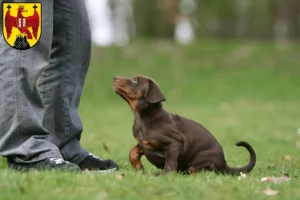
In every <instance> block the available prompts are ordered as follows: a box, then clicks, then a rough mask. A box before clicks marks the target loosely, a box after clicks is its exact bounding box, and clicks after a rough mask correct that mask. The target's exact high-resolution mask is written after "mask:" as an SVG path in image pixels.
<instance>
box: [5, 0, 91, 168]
mask: <svg viewBox="0 0 300 200" xmlns="http://www.w3.org/2000/svg"><path fill="white" fill-rule="evenodd" d="M2 2H26V1H3V0H1V11H0V12H1V17H2V11H3V9H2ZM29 2H32V1H29ZM33 2H42V33H41V38H40V40H39V42H38V43H37V44H36V45H35V46H34V47H32V48H31V49H27V50H16V49H13V48H12V47H10V46H9V45H8V44H6V42H5V40H4V38H3V34H1V35H0V155H1V156H4V157H11V158H13V159H14V160H15V161H17V162H20V163H32V162H37V161H40V160H43V159H45V158H49V157H56V158H64V159H65V160H68V161H70V162H73V163H76V164H78V163H80V162H81V161H83V160H84V158H86V156H88V152H87V151H86V150H85V149H83V148H82V147H81V145H80V143H79V139H80V135H81V132H82V123H81V120H80V117H79V114H78V106H79V101H80V96H81V93H82V88H83V84H84V80H85V77H86V73H87V70H88V66H89V63H90V55H91V38H90V35H91V34H90V28H89V20H88V16H87V11H86V8H85V5H84V0H36V1H33ZM0 23H1V27H2V20H1V22H0Z"/></svg>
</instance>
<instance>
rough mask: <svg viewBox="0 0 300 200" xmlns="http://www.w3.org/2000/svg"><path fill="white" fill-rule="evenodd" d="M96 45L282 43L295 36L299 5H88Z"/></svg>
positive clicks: (130, 1) (295, 1)
mask: <svg viewBox="0 0 300 200" xmlns="http://www.w3.org/2000/svg"><path fill="white" fill-rule="evenodd" d="M87 4H88V10H89V13H90V18H91V24H92V31H93V41H94V43H95V44H96V45H105V46H107V45H112V44H116V45H126V44H128V43H129V42H130V41H131V40H134V39H137V38H150V39H169V40H175V41H176V42H178V43H180V44H189V43H192V42H194V41H195V40H197V39H205V38H217V39H237V38H238V39H255V40H272V41H274V42H278V43H279V42H287V41H292V40H296V39H299V37H300V1H299V0H263V1H261V0H222V1H217V0H87Z"/></svg>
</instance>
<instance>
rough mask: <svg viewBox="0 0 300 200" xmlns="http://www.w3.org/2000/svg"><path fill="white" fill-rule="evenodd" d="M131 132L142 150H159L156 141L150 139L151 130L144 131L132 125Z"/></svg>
mask: <svg viewBox="0 0 300 200" xmlns="http://www.w3.org/2000/svg"><path fill="white" fill-rule="evenodd" d="M132 132H133V136H134V138H135V139H136V140H137V141H138V143H139V144H140V145H141V146H142V147H143V148H146V149H152V150H154V149H158V148H159V143H158V141H157V140H156V139H154V138H153V137H150V135H151V130H150V131H149V130H145V129H143V128H142V127H141V126H137V125H133V127H132Z"/></svg>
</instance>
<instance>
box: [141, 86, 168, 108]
mask: <svg viewBox="0 0 300 200" xmlns="http://www.w3.org/2000/svg"><path fill="white" fill-rule="evenodd" d="M145 99H146V101H148V102H149V103H158V102H161V101H165V100H166V98H165V95H164V94H163V93H162V92H161V90H160V89H159V87H158V85H157V84H156V83H155V82H153V81H150V83H149V88H148V91H147V92H146V94H145Z"/></svg>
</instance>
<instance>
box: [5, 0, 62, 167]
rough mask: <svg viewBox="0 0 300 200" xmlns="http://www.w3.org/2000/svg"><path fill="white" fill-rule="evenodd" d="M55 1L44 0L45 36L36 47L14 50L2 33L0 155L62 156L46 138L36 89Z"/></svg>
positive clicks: (20, 158) (27, 159)
mask: <svg viewBox="0 0 300 200" xmlns="http://www.w3.org/2000/svg"><path fill="white" fill-rule="evenodd" d="M5 2H7V1H5ZM14 2H15V1H14ZM23 2H24V1H23ZM0 3H1V12H2V11H3V9H2V5H3V4H2V1H1V2H0ZM52 4H53V2H52V0H45V1H43V7H42V9H43V10H42V14H43V17H42V20H43V21H42V35H41V38H40V41H39V42H38V43H37V44H36V45H35V46H34V47H33V48H31V49H27V50H21V51H20V50H16V49H13V48H12V47H10V46H9V45H8V44H6V41H5V39H4V38H3V34H1V36H0V155H1V156H4V157H10V158H11V159H13V160H14V161H16V162H19V163H32V162H37V161H40V160H43V159H46V158H49V157H55V158H62V156H61V154H60V151H59V149H58V148H57V147H56V146H55V145H54V144H53V143H51V142H49V141H47V140H46V138H47V136H48V131H47V130H46V129H44V128H43V115H44V107H43V103H42V101H41V98H40V96H39V93H38V90H37V88H36V81H37V79H38V77H39V75H40V74H41V72H42V71H43V69H44V68H45V67H46V66H47V64H48V60H49V55H50V49H51V41H52V29H53V27H52V19H53V18H52V15H53V9H52V8H53V5H52ZM1 16H2V15H1ZM1 26H2V25H1ZM3 31H5V30H3Z"/></svg>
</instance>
